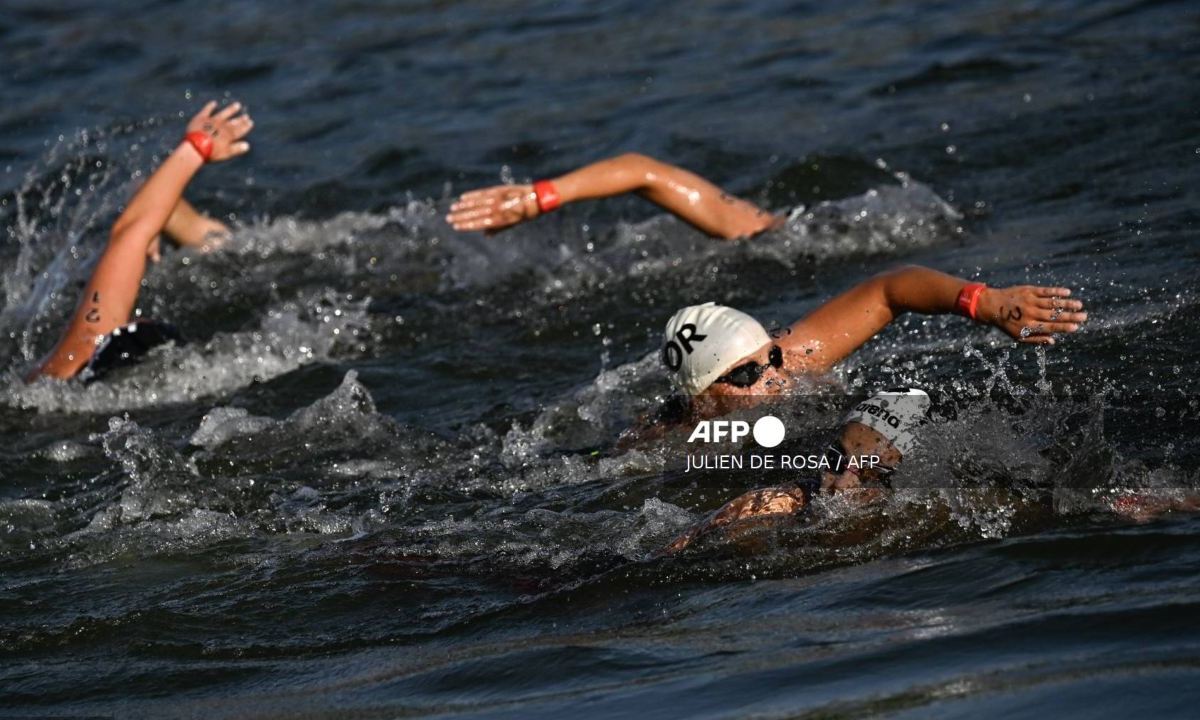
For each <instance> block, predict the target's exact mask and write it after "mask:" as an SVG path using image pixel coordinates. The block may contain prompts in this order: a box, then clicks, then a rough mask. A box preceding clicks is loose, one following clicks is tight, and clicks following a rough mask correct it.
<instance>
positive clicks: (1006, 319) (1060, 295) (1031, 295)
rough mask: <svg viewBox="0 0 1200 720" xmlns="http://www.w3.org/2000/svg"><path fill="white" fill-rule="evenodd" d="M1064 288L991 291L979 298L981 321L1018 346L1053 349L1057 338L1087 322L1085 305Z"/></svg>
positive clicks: (1033, 287)
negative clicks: (1043, 346) (1031, 345)
mask: <svg viewBox="0 0 1200 720" xmlns="http://www.w3.org/2000/svg"><path fill="white" fill-rule="evenodd" d="M1070 295H1071V291H1070V290H1069V289H1068V288H1061V287H1039V286H1036V285H1016V286H1014V287H1010V288H988V289H987V290H984V291H983V295H981V296H980V298H979V311H978V313H977V317H978V319H979V320H980V322H984V323H987V324H989V325H995V326H996V327H998V328H1000V329H1001V330H1003V331H1004V332H1006V333H1008V334H1009V336H1011V337H1012V338H1013V339H1015V340H1017V341H1018V342H1023V343H1030V344H1034V345H1053V344H1054V335H1057V334H1060V333H1073V332H1075V331H1076V330H1078V329H1079V326H1080V325H1081V324H1082V323H1084V322H1086V321H1087V317H1088V316H1087V313H1085V312H1082V310H1083V303H1082V302H1080V301H1079V300H1071V299H1069V297H1070Z"/></svg>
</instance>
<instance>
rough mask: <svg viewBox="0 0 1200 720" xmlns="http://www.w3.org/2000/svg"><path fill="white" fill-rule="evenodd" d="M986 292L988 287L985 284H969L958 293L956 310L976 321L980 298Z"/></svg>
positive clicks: (955, 304) (955, 303)
mask: <svg viewBox="0 0 1200 720" xmlns="http://www.w3.org/2000/svg"><path fill="white" fill-rule="evenodd" d="M984 290H987V285H984V284H983V283H967V284H966V285H964V286H963V289H962V290H961V291H960V292H959V293H958V300H956V301H955V302H954V309H955V310H956V311H957V312H958V314H959V315H966V316H967V317H969V318H971V319H972V320H974V319H975V312H976V311H977V310H979V296H980V295H982V294H983V291H984Z"/></svg>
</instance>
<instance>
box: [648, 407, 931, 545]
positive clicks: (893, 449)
mask: <svg viewBox="0 0 1200 720" xmlns="http://www.w3.org/2000/svg"><path fill="white" fill-rule="evenodd" d="M929 404H930V403H929V395H928V394H927V393H925V391H923V390H918V389H915V388H896V389H892V390H885V391H883V392H881V393H878V394H876V395H874V396H872V397H870V398H867V399H866V400H864V401H862V402H860V403H857V404H856V405H855V406H854V407H853V408H851V410H850V412H849V413H847V414H846V416H845V417H844V418H843V419H842V423H841V427H840V430H839V432H838V436H837V438H836V439H834V440H833V441H832V442H831V443H830V444H829V445H828V447H826V448H825V450H824V452H823V454H822V456H821V462H820V465H821V468H822V471H821V479H820V481H819V482H816V481H810V482H808V483H802V482H794V483H788V484H785V485H777V486H773V487H766V488H758V489H756V490H751V491H750V492H748V493H746V494H744V495H742V496H740V497H738V498H736V499H734V500H731V501H729V502H728V503H726V504H725V505H724V506H722V507H721V508H720V509H719V510H717V511H716V512H714V513H713V514H712V515H710V516H709V517H708V518H707V519H705V520H704V521H703V522H701V523H699V524H697V525H696V526H695V527H693V528H692V529H690V530H688V531H687V532H685V533H684V534H682V535H680V536H679V537H678V538H676V539H675V540H674V541H673V542H672V543H671V544H670V545H668V546H667V547H666V548H665V549H664V550H663V551H662V552H663V553H674V552H679V551H680V550H682V549H684V548H685V547H687V546H688V545H691V544H692V543H693V542H695V541H696V540H698V539H700V538H702V537H704V536H706V535H710V534H712V533H714V532H717V531H723V532H724V534H725V535H726V536H727V537H736V536H738V535H741V534H743V533H745V532H747V531H750V530H753V529H756V528H759V527H762V526H764V525H766V524H769V523H772V522H776V521H779V520H784V519H787V518H789V517H792V516H794V515H795V514H796V513H798V512H800V511H801V510H803V509H804V508H805V507H807V506H808V504H809V503H810V502H811V501H812V498H813V496H814V495H815V494H816V493H818V492H822V493H835V492H837V493H854V494H855V495H856V500H858V501H859V502H863V503H867V502H872V501H874V500H876V499H878V498H879V497H881V494H882V492H883V489H887V488H891V486H892V483H891V478H892V475H894V474H895V472H896V470H897V469H898V467H899V465H900V462H901V461H902V460H903V459H904V458H907V457H912V453H913V451H914V450H915V449H916V448H917V447H918V442H917V440H918V436H917V431H918V429H919V428H920V426H921V425H922V424H923V423H924V422H925V420H926V419H927V418H928V415H929Z"/></svg>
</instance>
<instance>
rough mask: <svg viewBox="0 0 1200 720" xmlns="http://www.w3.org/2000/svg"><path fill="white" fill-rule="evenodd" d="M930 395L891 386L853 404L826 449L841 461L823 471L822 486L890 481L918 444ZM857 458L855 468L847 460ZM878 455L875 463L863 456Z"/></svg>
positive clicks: (829, 454) (845, 485)
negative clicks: (827, 470)
mask: <svg viewBox="0 0 1200 720" xmlns="http://www.w3.org/2000/svg"><path fill="white" fill-rule="evenodd" d="M929 405H930V401H929V395H928V394H927V393H926V392H925V391H924V390H917V389H916V388H894V389H891V390H885V391H883V392H881V393H877V394H876V395H873V396H872V397H869V398H867V399H866V400H863V401H862V402H859V403H856V404H855V405H854V407H852V408H851V409H850V411H849V412H848V413H846V416H845V417H844V418H842V426H841V430H840V433H839V436H838V439H837V441H835V442H834V443H832V444H831V446H830V448H829V449H828V450H826V457H827V458H830V459H832V458H833V457H835V456H837V455H838V454H840V455H841V456H842V458H843V462H842V463H841V464H840V465H837V466H835V468H834V471H832V472H826V473H825V474H824V477H823V478H822V483H821V484H822V486H823V487H826V488H845V487H855V486H858V485H861V484H863V483H864V482H867V483H872V481H876V482H877V483H878V484H883V485H888V484H890V475H891V474H892V473H893V472H894V471H895V469H896V467H897V466H898V465H899V464H900V461H901V460H902V459H904V458H906V457H911V456H912V454H913V452H914V451H916V449H917V447H918V439H917V429H918V428H919V427H920V426H921V424H923V423H924V422H925V419H926V418H927V416H928V413H929ZM851 457H857V458H859V460H860V462H859V463H858V466H857V467H855V466H853V465H851V464H850V463H849V462H848V460H849V458H851ZM872 457H877V458H878V461H877V462H874V463H873V462H865V461H864V459H865V458H872Z"/></svg>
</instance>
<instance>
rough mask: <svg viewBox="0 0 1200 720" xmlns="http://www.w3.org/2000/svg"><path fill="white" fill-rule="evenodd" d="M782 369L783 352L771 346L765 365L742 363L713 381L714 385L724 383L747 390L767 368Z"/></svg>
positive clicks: (777, 347)
mask: <svg viewBox="0 0 1200 720" xmlns="http://www.w3.org/2000/svg"><path fill="white" fill-rule="evenodd" d="M781 367H783V350H781V349H780V348H779V346H778V345H772V346H771V352H770V354H768V355H767V364H766V365H759V364H758V363H756V362H754V361H753V360H751V361H750V362H747V363H742V364H741V365H738V366H737V367H735V368H734V369H732V370H730V371H729V372H727V373H725V374H724V375H722V376H721V377H719V378H717V379H716V380H713V382H714V383H725V384H726V385H732V386H734V387H740V388H748V387H750V386H752V385H754V383H756V382H758V381H759V380H760V379H761V378H762V376H763V373H765V372H766V371H767V368H775V369H776V370H778V369H779V368H781Z"/></svg>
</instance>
